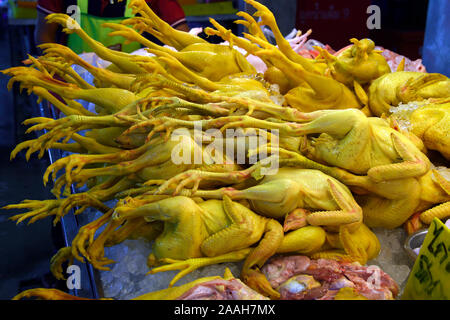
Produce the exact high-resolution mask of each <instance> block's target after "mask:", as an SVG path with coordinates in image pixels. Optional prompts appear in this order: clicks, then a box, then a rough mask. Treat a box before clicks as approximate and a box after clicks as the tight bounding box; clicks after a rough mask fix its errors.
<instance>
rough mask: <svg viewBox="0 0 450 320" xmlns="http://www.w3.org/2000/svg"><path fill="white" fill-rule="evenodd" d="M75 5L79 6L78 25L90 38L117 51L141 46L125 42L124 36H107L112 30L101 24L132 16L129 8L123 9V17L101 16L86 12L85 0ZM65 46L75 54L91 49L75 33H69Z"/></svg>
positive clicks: (132, 49) (131, 49) (116, 21)
mask: <svg viewBox="0 0 450 320" xmlns="http://www.w3.org/2000/svg"><path fill="white" fill-rule="evenodd" d="M128 1H129V0H127V3H126V8H128ZM77 5H78V6H79V7H80V21H79V22H80V26H81V28H82V29H83V30H84V31H85V32H86V33H87V34H88V35H89V36H90V37H91V38H93V39H95V40H97V41H99V42H101V43H102V44H103V45H104V46H105V47H108V48H111V49H114V50H118V51H123V52H128V53H130V52H133V51H136V50H138V49H139V48H141V45H140V44H139V43H138V42H132V43H129V44H125V42H126V39H125V38H124V37H120V36H114V37H111V36H109V33H110V32H112V31H113V30H111V29H109V28H104V27H102V24H103V23H106V22H109V23H120V22H121V21H122V20H123V19H124V18H131V17H133V16H134V15H133V14H132V12H131V10H130V9H127V10H125V14H124V17H118V18H103V17H98V16H94V15H90V14H88V1H87V0H78V1H77ZM67 46H68V47H69V48H70V49H72V50H73V51H74V52H75V53H77V54H80V53H83V52H91V51H92V49H91V47H90V46H89V45H88V44H87V43H86V42H84V41H83V40H82V39H81V38H80V37H79V36H78V35H76V34H70V35H69V37H68V40H67Z"/></svg>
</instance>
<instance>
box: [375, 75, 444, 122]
mask: <svg viewBox="0 0 450 320" xmlns="http://www.w3.org/2000/svg"><path fill="white" fill-rule="evenodd" d="M368 96H369V108H370V111H371V112H372V113H373V114H374V115H376V116H381V115H382V114H385V115H389V114H391V111H390V109H391V108H392V107H397V106H398V105H399V103H408V102H410V101H421V100H425V99H429V98H448V97H449V96H450V79H448V78H447V77H446V76H444V75H442V74H439V73H423V72H413V71H398V72H393V73H388V74H385V75H383V76H381V77H379V78H378V79H376V80H374V81H373V82H372V83H371V84H370V86H369V93H368Z"/></svg>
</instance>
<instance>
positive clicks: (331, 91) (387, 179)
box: [2, 0, 450, 299]
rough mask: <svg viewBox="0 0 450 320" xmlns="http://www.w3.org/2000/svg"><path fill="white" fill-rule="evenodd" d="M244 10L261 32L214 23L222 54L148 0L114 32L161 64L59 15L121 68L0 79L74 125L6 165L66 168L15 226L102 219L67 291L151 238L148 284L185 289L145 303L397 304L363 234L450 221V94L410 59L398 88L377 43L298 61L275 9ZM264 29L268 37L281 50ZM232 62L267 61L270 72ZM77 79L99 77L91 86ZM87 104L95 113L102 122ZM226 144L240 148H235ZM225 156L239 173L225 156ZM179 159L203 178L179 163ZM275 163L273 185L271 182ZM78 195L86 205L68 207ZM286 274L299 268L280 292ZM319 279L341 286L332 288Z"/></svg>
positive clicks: (54, 63)
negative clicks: (132, 244) (130, 242)
mask: <svg viewBox="0 0 450 320" xmlns="http://www.w3.org/2000/svg"><path fill="white" fill-rule="evenodd" d="M246 2H247V3H249V4H250V5H252V6H254V7H255V8H256V10H257V11H256V13H255V14H254V16H256V17H259V18H260V19H259V20H260V21H259V22H257V21H256V20H255V19H254V17H252V16H250V15H249V14H247V13H245V12H240V13H238V16H240V17H241V18H242V20H238V21H236V23H239V24H242V25H244V26H245V27H246V28H247V29H248V33H244V37H237V36H236V35H234V34H232V33H231V31H230V30H227V29H225V28H224V27H223V26H221V25H220V24H219V23H218V22H216V21H214V20H213V19H210V22H211V23H212V25H213V28H206V29H205V30H204V32H205V33H206V34H207V35H215V36H219V37H221V38H222V39H223V40H224V41H226V42H227V43H228V44H229V45H219V44H211V43H209V42H207V41H205V40H204V39H202V38H200V37H198V36H196V35H193V34H189V33H185V32H181V31H177V30H174V29H173V28H171V27H170V26H169V25H168V24H167V23H165V22H164V21H162V20H161V19H159V18H158V17H157V16H156V15H155V14H154V13H153V12H152V11H151V10H150V8H149V7H148V6H147V5H146V3H145V1H144V0H132V1H131V3H130V6H131V7H132V9H133V11H134V13H135V14H139V16H136V17H134V18H130V19H126V20H124V21H123V22H122V23H121V24H111V23H106V24H105V25H104V27H105V28H110V29H112V30H113V31H112V32H111V35H115V36H117V35H119V36H122V37H124V38H126V39H127V40H128V41H137V42H139V43H140V44H142V45H143V46H144V47H146V48H148V49H147V50H148V52H149V53H151V54H152V55H153V56H138V55H131V54H127V53H124V52H118V51H113V50H110V49H108V48H106V47H105V46H103V45H102V44H101V43H99V42H97V41H95V40H93V39H91V38H90V37H89V36H88V35H87V34H86V33H85V32H84V31H83V30H82V29H81V28H80V27H79V26H78V25H77V24H76V22H75V21H74V20H73V19H71V18H70V17H69V16H67V15H64V14H51V15H49V16H48V22H49V23H58V24H60V25H61V26H62V27H63V31H64V32H66V33H75V34H77V35H78V36H79V37H80V38H81V39H83V41H85V42H86V43H87V44H89V46H90V47H91V49H92V51H93V52H95V53H96V54H97V55H98V56H99V57H100V58H102V59H104V60H107V61H109V62H111V65H110V67H108V68H106V69H105V68H98V67H96V66H93V65H90V64H88V63H86V62H85V61H84V60H82V59H81V58H80V57H79V56H78V55H76V54H75V53H74V52H72V51H71V50H70V49H69V48H67V47H65V46H62V45H58V44H53V43H49V44H44V45H41V49H42V50H43V52H44V54H43V55H42V56H39V57H32V56H29V59H28V60H27V61H26V62H25V63H26V64H28V66H22V67H13V68H10V69H7V70H4V71H2V72H3V73H5V74H7V75H9V76H11V77H12V78H11V80H10V83H9V87H11V86H12V84H13V83H14V82H20V86H21V88H25V89H27V90H28V92H29V93H34V94H35V95H37V96H38V97H39V99H46V100H48V101H49V102H50V103H51V104H52V105H53V106H54V107H55V108H57V109H59V110H60V112H61V113H62V114H64V117H61V118H60V119H51V118H42V117H39V118H33V119H29V120H26V121H25V123H24V124H25V125H32V126H31V127H30V128H29V129H28V132H32V131H39V130H46V131H45V133H44V134H42V135H41V136H39V137H38V138H37V139H33V140H29V141H25V142H23V143H21V144H19V145H18V146H17V147H16V148H15V149H14V150H13V151H12V153H11V158H14V157H15V156H16V155H17V153H19V152H20V151H23V150H26V157H27V159H28V158H29V157H30V156H31V155H32V154H33V153H35V152H39V157H42V156H43V155H44V153H45V152H46V151H47V150H48V149H52V148H54V149H60V150H64V151H68V152H70V155H68V156H66V157H63V158H61V159H59V160H57V161H55V162H54V163H53V164H51V165H50V166H49V167H48V169H47V171H46V172H45V174H44V177H43V180H44V184H46V183H48V181H49V178H50V177H52V178H53V180H54V187H53V189H52V193H53V194H54V196H55V197H56V198H55V199H49V200H24V201H23V202H22V203H20V204H12V205H8V206H6V207H5V209H26V210H28V211H27V212H25V213H23V214H19V215H16V216H13V217H12V218H11V219H12V220H15V221H17V222H18V223H19V222H22V221H24V220H27V219H29V222H31V223H32V222H34V221H36V220H38V219H43V218H47V217H51V216H53V217H54V223H57V222H58V221H59V220H60V219H61V218H62V217H63V216H64V215H65V214H67V213H69V212H70V211H71V210H72V209H75V211H74V213H75V214H82V213H83V211H85V210H86V209H87V208H88V207H93V208H96V209H98V210H99V211H101V212H103V216H102V217H101V218H99V219H97V220H95V221H93V222H91V223H89V224H87V225H85V226H83V227H82V228H81V229H80V230H79V233H78V235H77V236H76V238H75V239H74V240H73V242H72V245H71V246H70V247H65V248H62V249H60V250H59V252H58V253H57V254H56V255H55V256H54V257H53V259H52V261H51V270H52V273H53V274H54V275H55V276H56V277H57V278H59V279H63V278H64V277H63V274H62V265H63V263H65V262H66V261H70V260H73V259H74V258H75V259H78V260H80V261H84V259H86V260H87V261H88V262H90V263H91V264H92V265H93V266H94V267H95V268H97V269H100V270H108V269H109V268H108V265H110V264H112V263H113V262H114V261H112V260H110V259H108V257H105V255H104V248H105V247H107V246H114V245H117V244H119V243H121V242H122V241H124V240H125V239H138V238H145V239H148V240H149V241H154V242H153V243H154V244H153V251H152V254H151V255H150V256H149V258H148V263H147V264H148V267H149V268H150V271H149V273H150V274H154V273H157V272H164V271H169V270H180V272H179V273H178V274H177V276H175V278H174V279H173V280H172V281H171V283H170V286H171V288H168V289H166V290H163V291H162V292H158V293H149V294H148V295H146V296H143V297H141V298H143V299H145V298H148V299H150V298H159V299H162V298H167V299H175V298H207V297H216V298H217V299H219V298H227V299H229V298H242V297H244V298H246V299H249V298H255V299H256V298H260V299H265V298H266V297H268V298H271V299H280V298H282V299H290V298H298V299H303V298H314V299H316V298H323V299H326V298H347V299H353V298H354V299H357V298H364V299H375V298H381V299H392V298H394V297H395V295H396V294H397V293H398V287H396V286H397V285H396V284H395V283H393V281H392V279H391V278H390V277H389V276H388V275H386V274H384V275H383V276H382V277H381V282H380V281H378V282H379V283H378V284H376V281H375V282H374V283H375V284H373V283H372V282H371V281H368V278H369V277H370V275H371V274H372V273H373V272H374V271H373V270H372V269H370V268H369V267H366V266H364V264H366V262H367V261H368V260H370V259H373V258H375V257H376V256H377V255H378V253H379V251H380V243H379V241H378V239H377V237H376V235H375V234H374V233H373V232H372V231H371V229H370V228H372V227H384V228H397V227H399V226H402V225H405V226H406V227H407V230H408V231H409V232H413V231H414V230H417V229H419V228H421V227H424V226H426V225H427V224H429V223H430V222H431V220H432V219H433V218H435V217H437V218H440V219H442V218H445V217H448V216H450V202H449V200H450V170H449V169H448V168H447V167H445V161H446V160H449V159H450V135H449V129H450V128H449V127H450V121H449V116H450V80H449V79H448V78H447V77H445V76H444V75H441V74H436V73H426V72H414V71H404V68H405V60H402V61H401V62H400V63H399V64H398V67H397V70H396V71H395V72H391V68H390V66H389V64H388V62H387V61H386V59H385V57H383V55H382V54H381V51H380V50H376V49H375V44H374V43H373V41H371V40H369V39H362V40H357V39H351V43H352V45H350V46H348V47H346V48H344V49H343V50H340V51H338V52H336V53H334V54H333V53H331V51H330V50H327V48H321V47H315V50H316V54H315V57H305V56H303V55H301V54H298V53H297V51H299V50H294V48H293V47H295V46H297V45H298V43H294V42H292V41H291V42H289V41H287V40H286V39H285V38H284V37H283V35H282V34H281V32H280V30H279V29H278V26H277V24H276V21H275V18H274V16H273V14H272V13H271V12H270V11H269V10H268V9H267V8H266V7H265V6H263V5H261V4H260V3H258V2H256V1H253V0H246ZM261 25H265V26H267V27H269V28H270V29H271V30H272V32H273V34H274V37H275V39H276V42H277V45H276V46H275V45H273V44H271V43H269V41H267V39H266V38H265V36H264V34H263V32H262V31H261ZM143 32H148V33H150V34H152V35H153V36H155V37H156V38H157V39H159V40H160V41H161V42H163V43H164V44H165V45H166V46H160V45H158V44H155V43H153V42H151V41H150V40H148V39H146V38H144V37H143V36H142V35H141V34H142V33H143ZM303 39H304V38H303ZM234 46H237V47H239V48H240V51H241V52H245V53H246V54H247V55H252V56H254V57H258V58H259V59H260V60H261V61H263V62H264V64H265V65H266V68H265V71H264V73H258V72H257V71H256V69H255V67H254V66H253V65H252V64H251V63H250V62H249V60H247V59H246V57H245V56H244V55H243V54H241V53H240V52H239V51H237V50H235V49H233V47H234ZM297 49H298V48H297ZM300 51H301V50H300ZM72 65H78V66H81V67H82V68H84V69H86V70H87V71H88V72H89V73H91V74H92V75H93V77H94V79H95V80H94V84H95V86H94V85H91V84H89V83H87V82H86V81H85V80H83V79H82V78H81V77H80V76H79V75H78V74H77V73H76V72H75V71H74V70H73V69H72V67H71V66H72ZM422 71H423V70H422ZM78 99H81V100H85V101H89V102H91V103H94V104H95V105H96V112H95V113H94V112H91V111H88V110H86V109H85V108H83V106H82V105H81V104H80V103H79V102H77V101H76V100H78ZM405 106H408V107H407V108H406V107H405ZM396 109H398V110H396ZM400 121H401V123H402V125H399V123H400ZM405 124H406V125H405ZM232 129H234V130H232ZM230 130H232V132H234V133H236V132H238V133H240V134H234V135H228V134H227V135H226V136H224V134H225V133H228V132H229V131H230ZM221 133H223V135H222V134H221ZM254 141H263V143H259V144H255V143H254ZM230 144H231V145H234V146H236V145H238V146H240V147H242V149H241V150H244V156H242V152H241V154H240V153H239V152H229V151H230V150H225V149H226V148H225V146H228V145H230ZM212 145H214V146H215V148H212V147H211V146H212ZM429 150H432V151H431V153H432V154H433V155H434V157H436V158H437V160H436V161H434V163H435V164H433V163H432V162H431V161H430V156H429V154H430V151H429ZM436 155H437V156H436ZM180 158H182V159H184V160H186V159H191V160H192V159H196V160H199V161H175V160H180ZM255 159H256V160H255ZM273 164H276V168H275V171H273V170H272V171H271V170H269V168H268V167H269V165H270V166H273ZM272 169H273V168H272ZM63 170H64V171H63ZM60 172H63V173H61V174H59V173H60ZM72 184H75V185H76V186H78V187H81V186H87V191H85V192H81V193H75V194H71V188H70V186H71V185H72ZM114 199H116V200H117V202H116V203H117V204H116V205H115V207H113V208H110V207H108V206H107V205H106V202H108V201H110V200H114ZM100 228H104V229H103V230H102V231H101V232H97V231H98V230H99V229H100ZM289 254H294V255H296V256H291V257H290V256H289ZM299 255H301V256H299ZM273 256H275V258H272V259H271V257H273ZM277 257H278V258H277ZM293 257H297V258H295V259H300V260H302V261H303V266H304V267H303V268H300V269H299V270H297V271H298V272H297V273H296V272H290V273H289V275H288V276H287V277H286V275H285V277H284V278H283V280H282V281H281V280H280V281H281V282H280V281H273V279H274V278H276V276H275V275H274V273H277V272H278V273H279V272H281V271H280V268H281V269H283V268H287V267H286V265H289V264H292V261H291V260H292V259H294V258H293ZM298 257H301V258H298ZM269 259H271V260H269ZM273 259H275V260H273ZM276 259H278V260H276ZM241 260H243V261H244V264H243V267H242V271H241V274H240V280H239V279H236V278H234V277H233V276H232V275H230V274H225V275H224V277H223V278H222V277H214V278H207V279H206V278H205V279H199V280H197V281H194V282H193V283H190V284H188V285H184V286H181V287H172V285H173V284H175V282H176V281H178V280H179V279H180V278H181V277H183V276H184V275H186V274H188V273H190V272H192V271H193V270H196V269H198V268H201V267H204V266H208V265H212V264H217V263H223V262H235V261H241ZM306 260H307V266H305V263H306V262H305V261H306ZM268 261H269V262H268ZM270 261H272V262H270ZM274 261H275V262H274ZM270 264H272V267H271V266H270ZM276 266H278V267H276ZM283 266H284V267H283ZM323 266H326V268H325V269H327V270H329V269H330V270H331V269H333V268H334V269H333V270H331V271H324V272H325V274H326V275H327V276H326V277H324V276H321V275H323V273H319V272H318V270H322V269H321V268H323ZM143 268H146V266H143ZM311 268H312V269H311ZM294 269H295V268H294ZM295 270H296V269H295ZM308 270H309V271H308ZM311 270H312V271H311ZM371 270H372V271H371ZM291 271H292V270H291ZM379 272H380V270H378V273H379ZM381 272H382V271H381ZM149 276H151V275H149ZM205 283H206V284H205ZM225 284H226V285H225ZM218 286H222V287H225V288H228V289H227V290H228V291H227V292H226V293H224V291H220V293H219V292H218V291H217V290H215V289H214V288H217V287H218ZM374 286H375V287H374ZM377 286H378V287H377ZM286 290H287V291H286ZM330 290H331V291H330ZM374 292H375V293H374ZM313 293H314V294H313ZM29 296H38V297H42V298H47V299H52V298H55V299H64V298H74V297H71V296H68V295H67V294H64V293H62V292H59V291H55V290H46V289H33V290H31V291H26V292H24V293H22V294H20V295H19V296H18V298H22V297H29Z"/></svg>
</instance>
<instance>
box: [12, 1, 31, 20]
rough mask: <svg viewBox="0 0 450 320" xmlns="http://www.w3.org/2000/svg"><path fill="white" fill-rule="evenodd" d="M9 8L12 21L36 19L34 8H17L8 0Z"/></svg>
mask: <svg viewBox="0 0 450 320" xmlns="http://www.w3.org/2000/svg"><path fill="white" fill-rule="evenodd" d="M8 4H9V8H10V10H11V17H12V18H14V19H36V18H37V9H36V8H22V7H18V6H17V5H16V4H15V3H14V1H13V0H8Z"/></svg>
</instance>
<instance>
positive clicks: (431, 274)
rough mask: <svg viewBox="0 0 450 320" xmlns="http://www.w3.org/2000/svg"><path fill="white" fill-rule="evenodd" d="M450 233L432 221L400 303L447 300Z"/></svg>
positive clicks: (449, 268) (449, 271)
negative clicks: (406, 301)
mask: <svg viewBox="0 0 450 320" xmlns="http://www.w3.org/2000/svg"><path fill="white" fill-rule="evenodd" d="M449 250H450V229H449V228H447V227H446V226H445V225H444V224H443V223H442V222H441V221H440V220H439V219H437V218H434V220H433V221H432V222H431V225H430V227H429V229H428V233H427V236H426V237H425V240H424V242H423V244H422V247H421V249H420V253H419V256H418V257H417V260H416V262H415V263H414V267H413V269H412V271H411V273H410V275H409V278H408V282H407V284H406V287H405V291H404V293H403V295H402V299H403V300H449V299H450V252H449Z"/></svg>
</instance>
